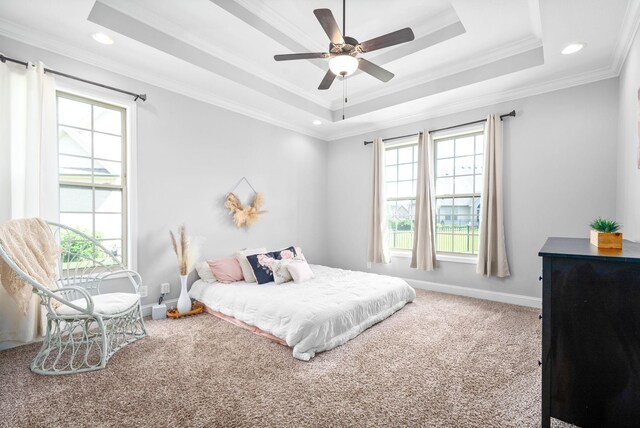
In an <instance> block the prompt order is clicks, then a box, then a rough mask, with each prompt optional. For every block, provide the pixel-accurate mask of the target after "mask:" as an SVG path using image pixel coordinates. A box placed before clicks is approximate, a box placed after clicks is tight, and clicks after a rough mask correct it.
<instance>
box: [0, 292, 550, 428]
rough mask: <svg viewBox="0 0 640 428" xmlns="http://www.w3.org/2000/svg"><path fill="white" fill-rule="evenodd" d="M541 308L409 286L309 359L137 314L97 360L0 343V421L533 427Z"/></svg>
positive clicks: (228, 332) (211, 327)
mask: <svg viewBox="0 0 640 428" xmlns="http://www.w3.org/2000/svg"><path fill="white" fill-rule="evenodd" d="M538 312H539V311H538V310H536V309H529V308H523V307H518V306H511V305H506V304H501V303H494V302H488V301H483V300H475V299H470V298H465V297H458V296H451V295H445V294H439V293H433V292H427V291H422V290H418V298H417V299H416V301H415V302H414V303H412V304H409V305H407V306H406V307H405V308H404V309H402V310H400V311H399V312H397V313H396V314H394V315H393V316H391V317H390V318H389V319H387V320H385V321H383V322H381V323H379V324H377V325H375V326H373V327H372V328H370V329H369V330H367V331H365V332H364V333H362V334H361V335H360V336H358V337H357V338H355V339H354V340H351V341H350V342H348V343H347V344H345V345H343V346H341V347H338V348H336V349H334V350H331V351H329V352H324V353H321V354H319V355H318V356H317V357H316V358H314V359H312V360H311V361H310V362H302V361H298V360H295V359H294V358H293V357H292V355H291V350H290V349H288V348H286V347H284V346H281V345H277V344H275V343H272V342H270V341H268V340H266V339H264V338H261V337H258V336H256V335H253V334H251V333H249V332H247V331H245V330H242V329H240V328H238V327H235V326H233V325H231V324H229V323H227V322H225V321H221V320H219V319H217V318H215V317H213V316H211V315H208V314H203V315H198V316H196V317H191V318H187V319H181V320H162V321H147V328H148V331H149V334H150V336H149V337H148V338H146V339H144V340H142V341H139V342H137V343H135V344H133V345H130V346H128V347H126V348H124V349H123V350H121V351H119V352H118V353H117V354H116V355H115V356H114V357H113V358H112V359H111V360H110V361H109V363H108V365H107V368H106V369H104V370H101V371H96V372H90V373H83V374H80V375H74V376H61V377H45V376H39V375H35V374H33V373H31V372H30V371H29V367H28V366H29V363H30V361H31V359H32V358H33V356H34V355H35V353H36V351H37V348H38V345H37V344H34V345H26V346H22V347H19V348H14V349H10V350H7V351H2V352H0V385H2V386H1V388H0V415H1V416H0V426H7V427H22V426H25V427H26V426H28V427H32V426H33V427H63V426H64V427H66V426H71V427H81V426H94V427H137V426H148V427H164V426H224V427H245V426H287V427H289V426H291V427H293V426H295V427H336V426H358V427H374V426H375V427H377V426H385V427H386V426H423V427H484V428H486V427H536V426H540V422H539V421H540V370H539V368H538V364H537V361H538V358H539V355H540V321H539V320H538Z"/></svg>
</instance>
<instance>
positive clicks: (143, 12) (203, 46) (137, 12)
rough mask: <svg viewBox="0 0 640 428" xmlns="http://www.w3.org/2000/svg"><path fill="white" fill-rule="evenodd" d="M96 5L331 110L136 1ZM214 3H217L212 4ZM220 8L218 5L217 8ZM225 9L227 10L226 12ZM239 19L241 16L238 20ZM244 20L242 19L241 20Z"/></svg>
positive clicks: (113, 0)
mask: <svg viewBox="0 0 640 428" xmlns="http://www.w3.org/2000/svg"><path fill="white" fill-rule="evenodd" d="M96 3H102V4H103V5H105V6H107V7H110V8H112V9H115V10H116V11H118V12H120V13H122V14H125V15H127V16H130V17H132V18H134V19H135V20H137V21H140V22H143V23H145V24H147V25H149V26H150V27H152V28H155V29H156V30H157V31H161V32H163V33H165V34H167V35H169V36H171V37H173V38H175V39H176V40H179V41H181V42H183V43H186V44H187V45H190V46H193V47H195V48H197V49H199V50H201V51H203V52H206V53H207V54H209V55H211V56H214V57H217V58H219V59H220V60H222V61H225V62H227V63H228V64H231V65H233V66H235V67H238V68H240V69H242V70H245V71H246V72H248V73H250V74H252V75H254V76H256V77H258V78H260V79H262V80H265V81H267V82H272V83H274V84H276V85H278V86H280V87H281V88H283V89H286V90H287V91H289V92H292V93H295V94H298V95H300V96H302V97H303V98H305V99H306V100H307V101H310V102H312V103H314V104H318V105H320V106H321V107H324V108H327V109H329V108H330V107H331V103H330V102H329V101H327V100H325V99H323V98H321V97H319V96H318V94H317V93H316V92H312V91H309V90H307V89H304V88H300V87H299V86H296V85H293V84H291V82H290V81H288V80H286V79H282V78H281V77H280V76H278V75H276V74H273V73H269V72H266V71H259V69H257V68H256V67H254V65H253V64H252V63H251V62H249V61H248V60H246V59H244V58H243V57H242V56H239V55H235V54H233V53H231V52H229V51H227V50H224V49H221V48H219V47H217V46H214V45H212V44H211V43H208V42H207V41H206V40H203V39H201V38H200V37H197V36H194V35H193V33H192V32H191V31H189V29H188V28H185V27H183V26H180V25H178V24H175V23H173V22H171V21H168V20H167V19H165V18H163V17H161V16H160V15H158V14H157V13H156V12H154V11H152V10H150V9H147V8H143V7H141V6H140V5H139V4H137V3H136V2H131V1H122V0H108V1H100V0H97V1H96ZM212 3H213V4H215V2H213V1H212ZM216 6H217V5H216ZM223 10H224V9H223ZM236 18H237V17H236ZM237 19H240V18H237Z"/></svg>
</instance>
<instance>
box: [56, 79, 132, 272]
mask: <svg viewBox="0 0 640 428" xmlns="http://www.w3.org/2000/svg"><path fill="white" fill-rule="evenodd" d="M60 98H66V99H70V100H73V101H79V102H83V103H87V104H90V105H91V106H92V111H93V106H97V107H101V108H106V109H110V110H116V111H118V112H120V114H121V130H120V133H121V135H119V137H120V138H121V160H120V162H121V176H120V184H108V183H95V182H94V181H93V180H92V181H91V182H89V183H82V182H73V181H64V180H61V174H60V173H59V172H58V198H59V200H60V197H61V194H60V190H61V189H62V188H63V187H66V188H82V189H91V190H92V191H93V192H94V195H93V198H92V210H91V211H90V213H91V215H92V226H93V237H94V239H95V223H96V222H95V216H96V213H97V212H96V207H95V191H99V190H120V191H121V192H122V193H121V195H122V196H121V198H122V201H121V203H122V206H121V211H122V212H121V222H122V223H121V224H122V230H121V237H120V238H119V239H120V240H121V248H122V254H121V256H120V260H121V263H122V265H123V266H125V267H126V268H128V269H134V270H135V269H136V264H137V263H136V262H137V257H136V254H135V251H134V248H135V247H134V246H133V245H132V243H133V237H132V229H133V228H132V219H133V218H134V217H133V213H132V206H131V205H132V204H131V201H132V196H131V194H132V189H131V182H132V177H131V175H132V174H131V171H133V170H132V165H133V163H132V162H133V161H134V159H133V153H135V151H134V148H133V147H132V145H133V144H132V143H133V139H132V138H131V136H133V135H135V134H134V133H133V132H132V127H133V124H134V122H133V120H132V118H135V108H132V106H131V104H129V105H127V104H128V103H122V102H117V101H112V100H108V99H105V98H104V97H102V96H99V95H98V94H96V95H95V96H94V95H93V94H87V93H79V92H76V91H74V90H72V89H67V88H65V87H57V88H56V106H57V105H58V100H59V99H60ZM133 106H135V104H133ZM93 121H94V117H93V114H92V115H91V129H86V128H81V127H76V126H70V125H63V124H60V122H59V119H58V117H57V118H56V128H57V132H58V135H59V130H60V127H61V126H65V127H69V128H73V129H78V130H83V131H88V132H91V133H92V137H91V138H92V146H93V138H94V137H93V133H94V132H100V133H102V134H105V135H114V134H109V133H105V132H101V131H95V129H94V122H93ZM58 138H59V137H58ZM59 144H60V142H59V140H58V147H59ZM59 156H61V154H60V153H58V159H59ZM65 156H67V154H65ZM70 156H72V157H74V155H70ZM75 157H79V158H83V159H90V160H91V162H92V170H93V162H94V161H95V160H96V159H98V160H101V159H102V158H96V157H95V156H94V155H93V152H92V153H91V156H90V157H85V156H75ZM104 160H105V161H110V160H109V159H104ZM92 174H93V171H92ZM134 180H135V178H134ZM133 182H135V181H133ZM58 213H60V214H62V213H63V211H62V210H61V208H60V207H59V208H58ZM64 213H66V212H64Z"/></svg>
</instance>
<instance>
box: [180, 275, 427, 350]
mask: <svg viewBox="0 0 640 428" xmlns="http://www.w3.org/2000/svg"><path fill="white" fill-rule="evenodd" d="M311 269H312V270H313V273H314V274H315V278H313V279H311V280H309V281H306V282H303V283H300V284H296V283H293V282H287V283H284V284H279V285H276V284H275V283H273V282H272V283H268V284H262V285H258V284H256V283H246V282H244V281H241V282H233V283H230V284H221V283H206V282H204V281H202V280H198V281H196V282H195V283H193V285H192V286H191V289H190V291H189V295H190V296H191V297H192V298H193V299H196V300H197V301H199V302H201V303H203V304H204V305H205V307H206V309H207V311H208V312H210V313H213V314H214V315H221V317H222V318H224V319H226V320H227V321H231V322H234V323H236V324H238V325H240V326H243V327H245V328H249V329H252V331H254V332H256V333H259V334H262V335H264V336H267V337H269V336H273V338H274V339H276V341H278V342H279V343H282V344H286V345H287V346H289V347H291V348H292V349H293V356H294V357H295V358H297V359H299V360H303V361H309V360H310V359H311V358H313V357H314V356H315V355H316V353H318V352H322V351H328V350H330V349H333V348H335V347H336V346H340V345H342V344H344V343H346V342H347V341H349V340H351V339H353V338H354V337H356V336H357V335H359V334H360V333H362V332H363V331H364V330H366V329H367V328H369V327H371V326H372V325H373V324H375V323H377V322H380V321H382V320H384V319H385V318H388V317H389V316H390V315H392V314H393V313H394V312H396V311H398V310H399V309H401V308H402V307H404V305H406V304H407V303H409V302H412V301H413V300H414V299H415V297H416V293H415V290H414V289H413V288H411V286H409V284H407V283H406V281H404V280H402V279H400V278H394V277H390V276H385V275H376V274H372V273H366V272H357V271H349V270H343V269H335V268H330V267H327V266H321V265H311Z"/></svg>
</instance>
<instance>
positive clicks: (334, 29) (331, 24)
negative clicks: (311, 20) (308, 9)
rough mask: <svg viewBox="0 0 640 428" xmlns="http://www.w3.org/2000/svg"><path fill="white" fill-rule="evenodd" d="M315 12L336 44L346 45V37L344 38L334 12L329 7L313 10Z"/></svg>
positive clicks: (332, 41) (330, 38)
mask: <svg viewBox="0 0 640 428" xmlns="http://www.w3.org/2000/svg"><path fill="white" fill-rule="evenodd" d="M313 14H314V15H315V16H316V18H318V21H319V22H320V25H322V28H323V29H324V32H325V33H327V36H329V40H331V43H333V44H334V45H344V39H343V38H342V33H341V32H340V27H338V23H337V22H336V20H335V18H334V17H333V13H331V10H329V9H316V10H314V11H313Z"/></svg>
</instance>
